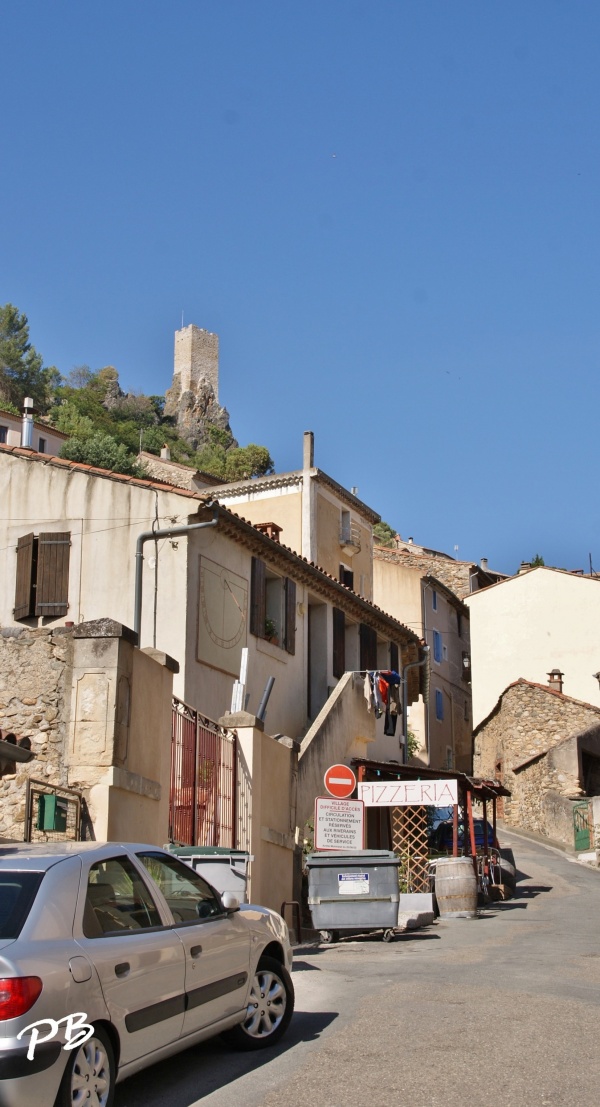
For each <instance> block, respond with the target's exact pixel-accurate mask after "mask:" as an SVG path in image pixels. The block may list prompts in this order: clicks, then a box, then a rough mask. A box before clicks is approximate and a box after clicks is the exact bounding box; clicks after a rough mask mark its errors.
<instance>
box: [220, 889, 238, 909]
mask: <svg viewBox="0 0 600 1107" xmlns="http://www.w3.org/2000/svg"><path fill="white" fill-rule="evenodd" d="M221 903H222V904H223V907H224V908H225V910H226V911H239V909H240V901H239V899H238V898H237V896H234V894H233V892H223V894H222V896H221Z"/></svg>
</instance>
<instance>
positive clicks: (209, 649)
mask: <svg viewBox="0 0 600 1107" xmlns="http://www.w3.org/2000/svg"><path fill="white" fill-rule="evenodd" d="M199 614H200V618H199V627H198V660H199V661H205V662H207V663H208V664H209V665H214V666H215V667H216V668H219V669H225V670H226V671H227V672H231V673H237V672H238V670H239V663H240V659H241V649H242V646H243V645H244V644H245V642H246V631H247V618H248V581H247V580H246V579H245V578H244V577H241V576H239V575H238V574H237V573H234V572H232V570H231V569H227V568H225V566H224V565H219V564H218V563H217V562H216V561H211V560H210V558H208V557H201V558H200V612H199Z"/></svg>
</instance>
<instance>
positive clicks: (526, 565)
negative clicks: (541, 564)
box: [519, 561, 531, 573]
mask: <svg viewBox="0 0 600 1107" xmlns="http://www.w3.org/2000/svg"><path fill="white" fill-rule="evenodd" d="M528 569H531V562H530V561H522V562H521V565H520V567H519V573H526V572H527V570H528Z"/></svg>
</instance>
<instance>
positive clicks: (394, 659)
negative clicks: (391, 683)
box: [390, 642, 400, 673]
mask: <svg viewBox="0 0 600 1107" xmlns="http://www.w3.org/2000/svg"><path fill="white" fill-rule="evenodd" d="M390 669H392V671H393V672H394V673H399V672H400V669H399V668H398V647H397V645H396V643H395V642H390Z"/></svg>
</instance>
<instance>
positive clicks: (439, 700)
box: [435, 688, 444, 723]
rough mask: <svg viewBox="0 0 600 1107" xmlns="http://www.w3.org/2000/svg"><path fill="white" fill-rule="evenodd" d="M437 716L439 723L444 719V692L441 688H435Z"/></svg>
mask: <svg viewBox="0 0 600 1107" xmlns="http://www.w3.org/2000/svg"><path fill="white" fill-rule="evenodd" d="M435 717H436V719H437V720H438V722H439V723H441V722H443V720H444V693H443V692H442V690H441V688H436V690H435Z"/></svg>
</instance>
